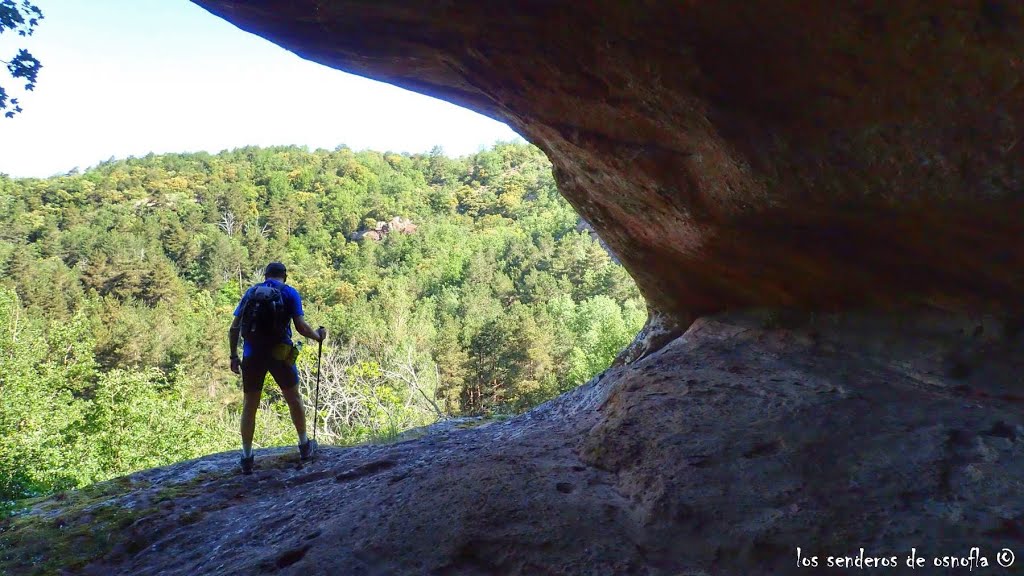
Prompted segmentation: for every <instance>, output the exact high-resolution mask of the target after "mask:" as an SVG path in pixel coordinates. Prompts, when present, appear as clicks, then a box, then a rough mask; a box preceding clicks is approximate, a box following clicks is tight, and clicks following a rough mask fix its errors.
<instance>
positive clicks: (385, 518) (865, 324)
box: [0, 315, 1024, 576]
mask: <svg viewBox="0 0 1024 576" xmlns="http://www.w3.org/2000/svg"><path fill="white" fill-rule="evenodd" d="M795 323H796V321H795V320H794V319H791V318H786V317H778V316H772V315H766V316H762V317H754V316H750V315H748V316H728V317H717V318H702V319H700V320H698V321H697V322H696V323H694V325H693V326H691V328H690V329H689V331H688V332H687V333H686V334H684V335H683V336H682V337H681V338H677V339H676V340H674V341H672V343H671V344H669V345H668V346H665V347H664V348H662V349H661V350H660V351H658V352H655V353H654V354H652V355H650V356H648V357H646V358H644V359H642V360H639V361H637V362H636V363H634V364H633V365H631V366H625V367H620V368H615V369H612V370H610V371H609V372H608V373H606V374H605V375H604V376H603V377H601V378H598V379H595V380H593V381H592V382H590V383H589V384H587V385H585V386H583V387H581V388H579V389H577V390H575V391H574V392H572V393H570V394H568V395H566V396H564V397H562V398H559V399H557V400H555V401H552V402H550V403H548V404H545V405H543V406H541V407H539V408H538V409H536V410H534V411H533V412H530V413H528V414H526V415H523V416H520V417H518V418H515V419H512V420H508V421H505V422H499V423H492V424H488V425H483V426H479V427H476V428H472V429H466V430H458V429H452V428H448V429H443V430H441V431H440V432H438V433H435V434H432V435H428V436H426V437H423V438H419V439H415V440H411V441H407V442H402V443H399V444H394V445H389V446H370V447H359V448H350V449H334V448H329V449H326V450H325V451H324V452H323V453H322V454H321V456H320V457H319V458H318V459H317V460H316V461H315V462H313V463H311V464H307V465H304V466H303V465H300V464H299V462H298V458H297V455H296V454H295V453H294V449H290V450H285V449H277V450H268V451H257V458H256V462H257V470H256V473H255V474H254V475H253V476H249V477H246V476H241V475H240V474H238V473H237V472H236V468H235V467H236V466H237V453H234V452H233V453H230V454H221V455H215V456H210V457H208V458H204V459H201V460H197V461H192V462H184V463H181V464H177V465H174V466H171V467H168V468H164V469H157V470H151V471H147V472H142V473H139V474H136V475H134V476H131V477H129V478H127V479H122V480H121V481H120V482H119V483H117V484H115V485H113V486H112V487H111V488H110V489H109V490H102V489H101V490H98V491H99V492H100V494H101V496H99V497H94V499H93V500H92V501H91V502H89V503H87V504H79V505H78V506H77V512H73V513H72V512H70V511H69V510H68V505H67V501H68V500H65V501H63V502H62V501H60V500H56V501H54V500H51V501H47V502H45V503H42V504H38V505H37V506H36V507H35V509H34V511H33V512H31V513H29V514H28V515H26V516H23V517H21V518H18V519H16V521H15V522H16V524H15V526H16V527H15V528H14V529H13V530H6V531H4V530H0V572H2V571H4V569H6V572H7V573H10V574H12V575H15V574H23V573H30V572H31V564H30V562H31V561H37V562H38V561H39V558H40V557H43V558H44V559H48V560H45V561H49V562H51V564H50V565H49V566H51V567H53V566H58V567H60V566H63V567H64V568H66V569H67V573H74V574H95V575H104V576H106V575H109V574H136V575H143V574H154V575H155V574H161V575H182V576H192V575H195V574H263V573H280V574H296V575H298V574H303V575H311V574H324V575H328V574H367V575H375V574H380V575H394V574H434V575H444V574H459V575H477V574H481V575H482V574H531V575H532V574H595V575H602V574H605V575H620V574H648V575H665V576H676V575H679V574H689V575H701V574H703V575H716V576H717V575H738V576H756V575H766V576H769V575H770V576H775V575H780V574H819V573H822V572H823V570H821V569H823V568H824V567H825V563H826V562H827V557H828V556H840V557H845V556H853V557H856V556H858V553H859V548H862V547H863V548H864V549H865V555H866V556H869V557H876V556H877V557H885V558H887V559H888V558H890V557H892V556H897V557H898V558H899V560H900V561H901V562H903V561H905V558H906V556H907V555H909V554H910V551H911V548H916V549H917V553H918V555H919V556H922V557H925V558H927V559H928V560H927V561H928V566H927V567H926V568H925V569H922V570H917V571H913V572H912V571H910V570H909V569H907V568H905V566H903V565H901V568H902V569H900V568H896V569H893V568H889V569H885V573H887V574H888V573H895V574H902V573H913V574H918V573H924V574H932V573H937V572H938V571H939V570H938V569H936V568H935V567H934V565H933V564H932V558H933V557H935V556H952V555H955V556H958V557H966V556H968V555H969V554H970V549H971V547H978V548H979V549H980V552H981V554H983V555H984V556H986V558H987V561H988V563H989V566H990V570H989V571H982V572H981V573H985V574H988V573H994V572H992V571H991V569H992V568H993V567H996V565H995V562H996V559H995V554H996V553H997V552H999V551H1000V550H1001V549H1003V548H1009V549H1011V550H1015V551H1016V552H1017V555H1018V557H1019V556H1020V554H1021V553H1022V552H1024V536H1022V535H1024V490H1021V478H1022V477H1024V427H1022V426H1021V423H1022V414H1021V411H1022V409H1021V406H1022V405H1024V404H1022V403H1024V396H1022V395H1021V391H1020V381H1019V378H1020V377H1019V375H1020V374H1021V372H1022V370H1024V352H1022V351H1021V350H1022V348H1024V334H1021V333H1020V332H1019V330H1018V331H1017V332H1016V333H1015V331H1014V330H1013V329H1012V327H1011V329H1010V330H1007V327H1005V326H1003V325H1001V324H1000V323H998V322H994V321H992V320H990V319H983V318H966V317H961V318H950V317H944V316H937V315H936V316H932V317H919V318H916V319H910V318H902V319H893V318H884V317H880V316H870V315H861V316H857V317H853V316H850V315H843V316H835V317H818V318H816V319H814V320H811V321H807V320H801V321H799V326H796V327H784V326H785V325H789V324H795ZM766 326H769V327H766ZM102 518H117V519H119V520H118V521H117V522H116V523H110V524H100V523H98V521H97V519H102ZM19 523H20V524H19ZM83 526H84V527H86V528H88V529H89V532H87V535H86V536H73V535H75V534H79V533H80V530H81V529H82V528H83ZM32 529H35V530H36V531H37V534H36V536H37V537H38V540H39V541H40V542H41V543H38V544H37V546H38V548H33V547H32V546H31V545H30V544H26V541H30V540H31V538H30V536H31V535H32V534H33V533H32ZM47 530H48V532H46V531H47ZM47 535H49V536H47ZM43 536H47V537H46V538H42V537H43ZM75 538H77V539H75ZM69 544H73V545H74V551H75V552H77V553H79V554H80V553H81V552H80V551H82V550H95V551H94V552H93V556H91V557H82V556H79V557H78V558H77V559H76V560H75V562H77V563H74V562H72V561H71V560H68V559H65V558H62V557H60V556H57V555H56V552H55V551H59V550H67V549H68V547H69ZM798 546H799V547H800V548H801V551H802V554H803V555H804V557H805V558H806V557H810V556H818V558H819V563H820V564H819V570H809V569H807V568H802V569H801V568H797V565H796V562H797V557H796V547H798ZM40 550H43V551H49V552H48V554H45V553H44V554H40ZM65 553H70V552H65ZM11 554H13V555H14V557H15V560H13V561H11V560H9V559H8V558H9V557H10V556H9V555H11ZM5 556H6V557H7V558H5ZM997 569H998V570H1002V569H1001V568H997ZM850 570H856V568H851V569H850ZM877 570H878V571H880V570H882V568H877ZM56 571H57V570H52V572H56ZM867 571H870V570H867ZM858 572H859V571H858ZM1007 573H1009V571H1008V572H1007Z"/></svg>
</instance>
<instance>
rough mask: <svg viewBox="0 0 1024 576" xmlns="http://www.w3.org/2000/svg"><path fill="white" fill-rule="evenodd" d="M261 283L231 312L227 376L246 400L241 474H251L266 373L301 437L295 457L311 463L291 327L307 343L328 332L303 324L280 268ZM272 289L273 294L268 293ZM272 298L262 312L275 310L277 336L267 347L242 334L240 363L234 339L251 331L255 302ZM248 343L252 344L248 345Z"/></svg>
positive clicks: (298, 302)
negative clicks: (238, 378) (238, 380)
mask: <svg viewBox="0 0 1024 576" xmlns="http://www.w3.org/2000/svg"><path fill="white" fill-rule="evenodd" d="M264 276H265V281H264V282H263V283H262V284H256V285H255V286H252V287H251V288H249V290H248V291H246V293H245V296H243V297H242V300H241V302H239V303H238V307H236V308H235V319H234V321H233V322H232V323H231V329H230V331H229V332H228V342H229V344H230V346H231V371H232V372H234V373H235V374H238V373H241V374H242V391H243V392H244V394H245V401H244V403H243V406H242V423H241V433H242V458H241V461H240V465H241V468H242V473H243V474H252V469H253V461H254V458H253V454H252V436H253V433H254V432H255V430H256V410H257V409H258V408H259V405H260V396H261V394H262V392H263V380H264V379H265V378H266V376H267V372H270V374H271V376H273V377H274V381H275V382H277V385H278V386H280V387H281V394H282V395H283V396H284V399H285V401H286V402H288V411H289V412H290V413H291V416H292V423H293V424H295V431H296V432H297V433H298V435H299V457H300V458H301V459H302V460H306V459H308V458H310V457H311V456H312V455H313V453H314V452H315V451H316V448H317V446H316V441H315V440H310V439H308V438H307V437H306V413H305V410H304V408H303V406H302V396H301V395H300V394H299V386H298V384H299V372H298V370H296V368H295V354H294V352H293V351H294V348H293V345H292V330H291V326H290V324H291V322H292V321H294V322H295V329H296V330H298V332H299V334H302V335H303V336H305V337H306V338H312V339H313V340H316V341H317V342H322V341H323V340H324V338H326V337H327V330H326V329H324V328H323V327H322V326H321V327H320V328H319V329H317V330H313V328H312V327H310V325H309V324H307V323H306V320H305V318H304V317H303V312H302V297H300V296H299V293H298V291H297V290H295V288H292V287H291V286H288V285H287V284H286V282H287V281H288V271H287V270H286V269H285V266H284V264H282V263H280V262H271V263H270V264H268V265H267V268H266V271H265V273H264ZM268 288H269V289H273V290H268ZM267 294H269V295H271V296H270V297H271V298H276V301H272V302H271V304H273V305H272V306H266V307H265V308H266V309H273V310H275V311H277V312H275V313H276V314H278V315H279V316H280V317H281V318H282V321H281V326H280V328H281V329H280V331H279V332H274V333H271V334H270V335H269V336H266V335H265V334H264V337H266V338H269V339H270V341H269V342H264V341H262V340H260V339H258V338H256V336H257V334H253V336H252V337H250V336H249V334H248V333H247V334H246V340H245V343H244V345H243V347H242V359H241V360H239V358H238V352H237V351H238V339H239V336H240V334H241V331H242V329H243V328H244V329H245V330H247V331H248V330H251V329H250V328H249V327H248V326H245V324H246V322H249V323H250V324H253V321H252V320H250V319H249V318H250V316H252V315H253V314H255V312H253V307H254V305H255V304H256V302H257V300H259V299H262V298H264V297H265V295H267ZM250 340H252V341H250Z"/></svg>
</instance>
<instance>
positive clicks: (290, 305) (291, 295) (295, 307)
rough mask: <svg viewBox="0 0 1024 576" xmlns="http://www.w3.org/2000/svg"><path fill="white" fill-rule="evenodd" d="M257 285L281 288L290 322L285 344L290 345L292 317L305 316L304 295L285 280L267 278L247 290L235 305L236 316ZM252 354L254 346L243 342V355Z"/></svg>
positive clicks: (245, 356)
mask: <svg viewBox="0 0 1024 576" xmlns="http://www.w3.org/2000/svg"><path fill="white" fill-rule="evenodd" d="M256 286H272V287H274V288H277V289H279V290H281V298H282V299H283V300H284V308H285V310H286V311H287V312H288V324H287V326H285V333H284V341H283V343H284V344H288V345H289V346H290V345H291V343H292V318H294V317H295V316H305V314H303V312H302V297H301V296H299V291H298V290H296V289H295V288H292V287H291V286H289V285H287V284H285V283H284V282H278V281H277V280H269V279H268V280H267V281H266V282H263V283H262V284H256V285H254V286H251V287H250V288H249V289H248V290H246V291H245V296H242V300H241V301H240V302H239V303H238V306H236V307H235V316H238V315H239V314H241V313H242V304H244V303H245V299H246V298H248V297H249V293H250V292H252V291H253V290H254V289H255V288H256ZM250 355H252V346H250V345H249V343H248V342H245V341H243V342H242V357H243V358H247V357H249V356H250Z"/></svg>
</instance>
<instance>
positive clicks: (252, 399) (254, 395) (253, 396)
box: [241, 391, 261, 458]
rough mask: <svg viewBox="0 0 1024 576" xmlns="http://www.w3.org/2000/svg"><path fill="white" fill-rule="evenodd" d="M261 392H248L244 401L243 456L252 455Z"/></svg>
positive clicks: (242, 426)
mask: <svg viewBox="0 0 1024 576" xmlns="http://www.w3.org/2000/svg"><path fill="white" fill-rule="evenodd" d="M260 396H261V392H260V391H257V392H246V393H245V398H244V400H243V402H242V425H241V432H242V456H243V457H246V458H248V457H249V456H252V437H253V435H254V434H255V433H256V411H257V410H259V408H260Z"/></svg>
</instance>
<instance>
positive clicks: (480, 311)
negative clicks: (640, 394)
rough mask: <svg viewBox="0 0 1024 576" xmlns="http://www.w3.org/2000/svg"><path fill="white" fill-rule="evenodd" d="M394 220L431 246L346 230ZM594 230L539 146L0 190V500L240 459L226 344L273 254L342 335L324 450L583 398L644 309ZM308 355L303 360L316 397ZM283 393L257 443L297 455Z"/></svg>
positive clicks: (182, 159) (258, 160)
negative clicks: (192, 461) (197, 461)
mask: <svg viewBox="0 0 1024 576" xmlns="http://www.w3.org/2000/svg"><path fill="white" fill-rule="evenodd" d="M396 216H400V217H402V218H403V219H408V220H411V221H412V222H413V223H415V224H416V226H417V228H416V231H415V232H414V233H411V234H404V233H400V232H392V233H388V234H386V235H384V236H383V238H381V239H380V240H369V239H364V240H362V241H354V240H351V239H350V236H351V235H352V234H353V233H354V232H357V231H359V230H361V229H363V228H364V227H365V226H375V225H376V223H377V222H378V221H389V220H391V219H392V218H393V217H396ZM577 224H578V217H577V215H576V214H575V213H574V212H573V211H572V209H571V208H570V207H569V205H568V204H567V203H566V202H565V201H564V200H563V199H562V198H561V196H559V195H558V193H557V191H556V189H555V184H554V182H553V180H552V176H551V167H550V165H549V164H548V162H547V160H546V158H545V157H544V155H543V154H542V153H541V152H540V151H539V150H538V149H536V148H534V147H532V146H528V145H524V144H500V145H497V146H495V147H493V148H491V149H489V150H484V151H481V152H479V153H477V154H474V155H471V156H467V157H463V158H449V157H446V156H444V155H443V154H442V153H441V152H440V151H439V150H435V151H433V152H431V153H430V154H416V155H408V154H405V155H400V154H392V153H378V152H370V151H363V152H354V151H352V150H349V149H348V148H344V147H342V148H338V149H337V150H334V151H327V150H316V151H312V152H311V151H308V150H306V149H303V148H297V147H274V148H241V149H237V150H233V151H229V152H222V153H220V154H216V155H211V154H206V153H197V154H167V155H162V156H155V155H150V156H147V157H145V158H129V159H126V160H117V161H110V162H105V163H102V164H100V165H99V166H97V167H95V168H92V169H90V170H87V171H85V172H84V173H81V174H70V175H66V176H60V177H54V178H49V179H45V180H42V179H10V178H6V177H3V176H0V272H2V273H3V275H2V277H0V278H2V279H0V331H2V333H0V438H2V440H0V470H2V471H3V472H2V473H0V476H2V477H0V498H2V497H3V496H6V497H8V498H10V497H15V496H20V495H24V494H27V493H37V492H45V491H48V490H53V489H58V488H62V487H66V486H78V485H82V484H85V483H89V482H93V481H96V480H100V479H104V478H109V477H111V476H113V475H118V474H123V473H126V472H129V471H131V470H135V469H139V468H143V467H149V466H154V465H158V464H162V463H167V462H173V461H176V460H180V459H182V458H190V457H194V456H198V455H200V454H203V453H207V452H211V451H217V450H224V449H230V448H231V447H233V446H234V445H235V443H236V437H237V432H236V430H237V416H238V411H239V409H240V406H239V403H240V399H241V398H240V396H241V395H240V394H239V392H238V380H237V377H235V376H234V375H232V374H231V373H230V372H229V371H228V369H227V368H228V351H227V346H226V332H227V327H228V325H229V323H230V321H231V312H232V310H233V309H234V306H235V305H236V303H237V301H238V299H239V295H240V293H241V291H242V290H243V289H244V288H245V287H246V286H248V285H249V284H250V283H252V282H255V281H258V280H260V270H261V268H262V266H263V265H265V264H266V262H268V261H270V260H280V261H283V262H285V263H287V265H288V267H289V281H290V282H291V283H292V284H294V285H295V286H296V287H297V288H298V290H299V291H300V292H301V293H302V295H303V297H304V298H305V308H306V314H307V316H309V318H310V320H311V321H312V322H314V323H316V324H323V325H325V326H326V327H327V328H328V330H329V332H330V334H331V337H330V339H329V341H328V342H327V343H325V347H324V358H323V362H322V382H321V406H320V413H319V421H320V434H321V436H322V438H323V439H325V440H326V441H328V442H337V443H348V442H360V441H365V440H368V439H372V438H379V437H390V436H393V435H395V434H397V433H399V432H400V431H402V430H404V429H406V428H409V427H413V426H418V425H423V424H427V423H430V422H432V421H434V420H436V419H437V418H441V417H448V416H455V415H487V414H496V413H514V412H519V411H522V410H525V409H527V408H529V407H531V406H534V405H536V404H537V403H539V402H543V401H545V400H547V399H550V398H552V397H553V396H555V395H557V394H559V393H561V392H564V391H566V390H569V389H571V388H573V387H574V386H577V385H579V384H582V383H583V382H585V381H587V380H588V379H589V378H591V377H592V376H593V375H594V374H596V373H597V372H599V371H601V370H603V369H604V368H605V367H607V366H608V364H609V363H610V362H611V361H612V359H613V358H614V356H615V354H616V353H617V352H618V351H619V350H620V349H622V347H623V346H625V345H626V344H627V343H628V342H629V340H630V339H631V338H632V336H633V335H634V334H635V333H636V331H637V330H638V329H639V328H640V326H641V325H642V323H643V321H644V319H645V307H644V305H643V303H642V301H641V299H640V297H639V294H638V293H637V290H636V287H635V286H634V284H633V282H632V281H631V280H630V278H629V277H628V275H627V274H626V273H625V272H624V271H623V269H622V268H621V266H619V265H617V264H616V263H615V262H613V261H612V260H611V258H610V257H609V256H608V254H607V253H606V252H605V251H604V250H603V249H602V248H601V246H600V245H599V244H598V243H597V242H596V241H594V240H593V239H592V238H591V237H590V236H589V235H588V234H587V233H585V232H579V231H577ZM315 360H316V359H315V354H311V353H309V352H305V353H304V354H302V355H301V356H300V359H299V369H300V371H301V373H302V375H303V378H302V381H303V386H308V385H309V384H310V383H311V382H312V381H313V375H314V373H315ZM266 391H267V393H266V394H265V405H264V409H263V410H261V411H260V416H259V422H258V427H257V434H258V436H257V443H258V445H262V446H267V445H276V444H286V443H293V442H294V441H295V438H294V430H293V429H292V427H291V423H290V421H289V419H288V412H287V407H286V405H285V404H284V403H283V402H282V400H281V398H280V395H279V393H278V392H277V390H276V387H274V386H273V385H272V384H271V385H268V386H267V388H266ZM306 392H310V391H309V390H308V389H307V390H306ZM305 396H306V399H307V401H308V402H310V403H311V402H312V394H311V393H307V394H305ZM310 409H312V407H311V406H310Z"/></svg>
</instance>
